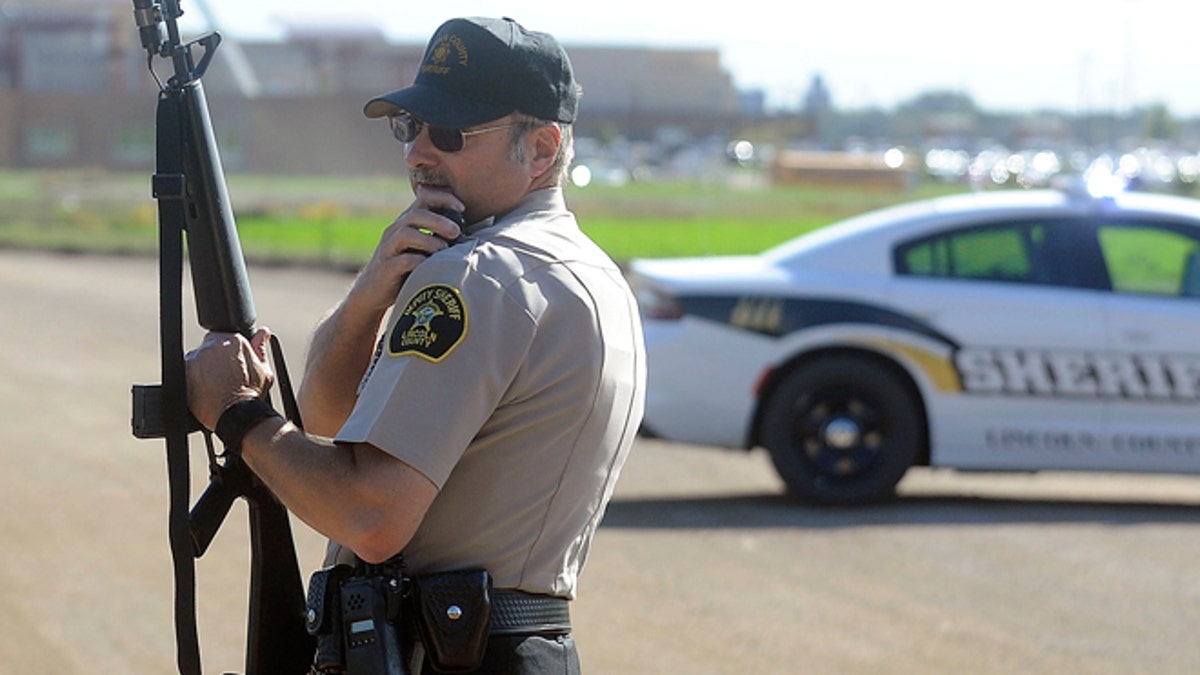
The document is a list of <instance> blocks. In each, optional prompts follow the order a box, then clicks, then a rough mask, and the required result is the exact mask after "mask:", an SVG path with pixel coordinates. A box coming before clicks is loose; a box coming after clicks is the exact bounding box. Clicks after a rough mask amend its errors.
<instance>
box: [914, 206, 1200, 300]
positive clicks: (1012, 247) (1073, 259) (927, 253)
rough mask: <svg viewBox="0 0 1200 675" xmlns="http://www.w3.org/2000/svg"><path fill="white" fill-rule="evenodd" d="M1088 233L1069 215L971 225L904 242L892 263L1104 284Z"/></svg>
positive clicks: (922, 272)
mask: <svg viewBox="0 0 1200 675" xmlns="http://www.w3.org/2000/svg"><path fill="white" fill-rule="evenodd" d="M1092 232H1093V229H1092V228H1091V226H1090V225H1089V224H1088V223H1087V222H1086V221H1083V220H1072V219H1063V220H1053V221H1044V222H1043V221H1040V220H1028V221H1016V222H1004V223H995V224H990V225H983V226H980V225H975V226H969V227H963V228H960V229H957V230H948V231H946V232H941V233H938V234H936V235H933V236H927V237H924V238H922V239H919V240H914V241H910V242H906V243H902V244H900V245H899V246H897V248H896V252H895V254H894V262H895V266H896V273H897V274H902V275H910V276H924V277H943V278H953V279H973V280H986V281H1000V282H1010V283H1022V284H1039V285H1043V286H1062V287H1069V288H1091V289H1108V288H1109V282H1108V278H1107V275H1106V273H1105V269H1104V267H1105V266H1104V262H1103V260H1102V258H1101V256H1100V250H1099V247H1098V246H1097V244H1096V241H1095V237H1094V235H1093V234H1092ZM1198 273H1200V269H1198ZM1197 283H1198V285H1200V280H1198V282H1197Z"/></svg>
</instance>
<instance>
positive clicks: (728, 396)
mask: <svg viewBox="0 0 1200 675" xmlns="http://www.w3.org/2000/svg"><path fill="white" fill-rule="evenodd" d="M1198 251H1200V202H1197V201H1194V200H1190V199H1184V198H1179V197H1171V196H1165V195H1150V194H1135V193H1122V194H1115V195H1112V196H1105V197H1093V196H1091V195H1090V194H1088V193H1087V192H1086V191H1085V190H1083V189H1072V190H1042V191H1003V192H985V193H977V194H970V195H961V196H953V197H946V198H940V199H933V200H927V201H921V202H917V203H913V204H908V205H903V206H898V207H893V208H888V209H884V210H882V211H878V212H874V213H871V214H867V215H864V216H860V217H856V218H852V219H849V220H847V221H845V222H842V223H840V224H836V225H832V226H830V227H827V228H823V229H821V230H819V231H817V232H814V233H811V234H808V235H805V236H801V237H799V238H797V239H795V240H793V241H790V242H788V243H785V244H783V245H781V246H778V247H776V248H773V249H771V250H768V251H766V252H765V253H762V254H760V255H755V256H737V257H708V258H695V259H668V260H651V259H642V260H635V261H633V262H632V263H631V266H630V267H631V269H630V276H631V278H632V280H633V283H634V287H635V291H636V292H637V294H638V298H639V301H640V303H641V308H642V312H643V315H644V317H643V320H644V322H645V331H646V341H647V349H648V369H649V387H648V395H647V409H646V416H645V423H644V427H643V430H644V432H645V433H648V434H653V435H655V436H659V437H662V438H665V439H669V440H675V441H682V442H689V443H700V444H709V445H721V446H729V447H741V448H753V447H756V446H764V447H765V448H766V449H767V450H768V451H769V452H770V455H771V458H772V460H773V461H774V464H775V467H776V468H777V470H778V471H779V474H780V476H782V478H783V480H784V481H785V483H786V484H787V487H788V490H789V492H791V493H793V494H794V495H796V496H798V497H800V498H802V499H805V500H808V501H812V502H819V503H835V504H850V503H859V502H866V501H873V500H879V499H883V498H887V497H889V496H890V495H891V494H892V493H893V491H894V487H895V485H896V483H897V482H898V481H899V480H900V478H901V477H903V475H904V473H905V472H906V471H907V469H908V468H909V467H910V466H913V465H931V466H938V467H951V468H955V469H965V470H971V469H977V470H1012V471H1037V470H1051V469H1053V470H1094V471H1131V472H1166V473H1197V472H1200V255H1198Z"/></svg>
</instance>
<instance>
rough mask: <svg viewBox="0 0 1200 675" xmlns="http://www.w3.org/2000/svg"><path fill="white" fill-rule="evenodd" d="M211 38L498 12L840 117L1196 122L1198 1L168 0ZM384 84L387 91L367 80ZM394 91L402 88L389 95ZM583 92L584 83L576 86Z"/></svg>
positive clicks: (433, 24)
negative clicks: (1152, 108) (986, 114)
mask: <svg viewBox="0 0 1200 675" xmlns="http://www.w3.org/2000/svg"><path fill="white" fill-rule="evenodd" d="M181 4H182V6H183V8H184V11H185V20H186V21H188V22H193V23H188V24H185V25H190V26H198V25H200V24H199V22H200V20H201V18H202V17H203V16H204V14H205V12H204V11H203V10H204V8H205V4H207V6H208V9H209V13H210V14H211V15H212V16H213V17H214V21H215V23H216V25H217V27H218V28H219V29H220V30H221V32H222V33H224V34H226V35H228V36H232V37H235V38H238V37H240V38H243V39H249V38H267V37H277V36H280V35H281V34H282V33H283V29H284V26H285V25H286V24H287V23H289V22H291V23H307V24H312V23H321V24H326V25H334V24H350V25H360V26H361V25H366V26H376V25H377V26H379V27H380V28H381V29H382V30H383V31H384V32H385V34H386V35H387V36H388V37H389V38H391V39H393V40H397V41H406V42H415V43H419V44H424V43H425V42H426V41H427V40H428V38H429V36H430V35H431V34H432V33H433V31H434V30H435V29H436V28H437V26H438V25H439V24H440V23H441V22H442V21H443V20H445V19H447V18H451V17H454V16H472V15H483V16H509V17H512V18H514V19H516V20H517V21H519V22H520V23H522V24H523V25H524V26H525V27H526V28H529V29H532V30H540V31H546V32H549V33H552V34H554V35H555V36H556V37H557V38H558V39H559V41H560V42H562V43H563V44H565V45H566V46H567V48H568V51H569V49H570V46H571V45H572V44H588V45H631V46H639V47H652V48H704V49H716V50H718V51H719V52H720V54H721V62H722V64H723V66H724V67H725V69H726V70H728V71H729V72H730V74H731V75H732V77H733V81H734V84H735V86H737V88H738V89H761V90H763V91H764V92H766V94H767V102H768V106H769V107H771V108H773V109H779V108H795V107H798V106H799V104H800V101H801V99H802V97H803V95H804V92H805V91H807V90H808V88H809V85H810V83H811V82H812V79H813V77H814V76H816V75H819V76H821V77H822V78H823V79H824V80H825V83H826V85H827V87H828V88H829V90H830V91H831V93H832V95H833V102H834V105H835V106H837V107H838V108H842V109H855V108H863V107H871V106H878V107H882V108H885V109H889V108H892V107H894V106H895V105H896V104H898V103H901V102H903V101H906V100H909V99H912V98H913V97H914V96H916V95H918V94H920V93H924V92H929V91H956V92H960V93H963V94H966V95H968V96H970V97H971V98H972V99H973V100H974V101H975V102H976V104H978V105H979V106H980V107H982V108H984V109H985V110H991V111H997V112H1002V111H1003V112H1021V111H1031V110H1037V109H1042V108H1054V109H1057V110H1062V111H1065V112H1072V113H1077V112H1083V111H1091V110H1101V111H1115V112H1124V111H1127V110H1129V109H1131V108H1133V107H1137V106H1143V105H1149V104H1156V103H1162V104H1165V105H1166V106H1167V107H1168V108H1169V109H1170V111H1171V112H1172V113H1173V114H1175V115H1177V116H1194V115H1200V86H1198V85H1200V21H1198V19H1200V3H1192V2H1190V1H1186V0H1185V1H1180V0H1003V1H996V0H993V2H992V3H991V4H989V3H988V2H986V1H985V2H963V1H962V0H907V1H906V2H896V1H895V0H869V1H855V0H827V1H826V2H822V3H815V2H811V1H808V0H792V1H791V2H786V1H785V0H770V1H762V0H740V1H736V0H735V1H732V2H719V3H714V2H708V3H699V2H696V3H680V2H672V1H670V0H590V1H587V2H579V1H576V2H569V1H567V2H564V1H562V0H557V1H555V0H550V1H547V0H508V1H506V2H496V1H494V0H493V1H487V0H443V1H442V2H404V1H397V0H392V1H391V2H388V1H386V0H384V1H381V0H337V1H336V2H330V1H329V0H252V1H251V0H181ZM381 84H382V85H383V86H384V88H387V87H389V86H391V85H392V84H396V83H381ZM399 84H403V83H399ZM582 84H583V86H584V88H585V90H586V87H587V83H586V82H584V83H582Z"/></svg>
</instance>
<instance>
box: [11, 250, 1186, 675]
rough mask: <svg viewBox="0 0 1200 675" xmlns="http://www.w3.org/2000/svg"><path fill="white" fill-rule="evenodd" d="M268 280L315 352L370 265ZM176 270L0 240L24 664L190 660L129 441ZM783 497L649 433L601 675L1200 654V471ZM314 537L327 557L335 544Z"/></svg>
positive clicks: (599, 621)
mask: <svg viewBox="0 0 1200 675" xmlns="http://www.w3.org/2000/svg"><path fill="white" fill-rule="evenodd" d="M251 277H252V278H251V281H252V284H253V286H254V290H255V300H256V303H257V305H258V309H259V316H260V322H261V323H264V324H266V325H269V326H271V327H272V329H274V330H275V332H276V333H278V334H279V335H280V336H281V337H282V339H283V341H284V345H285V347H287V348H288V359H289V362H290V363H292V364H293V368H294V369H298V368H299V365H298V364H300V363H301V362H302V357H303V351H304V347H305V341H306V335H307V331H308V329H309V327H311V325H312V324H313V323H314V322H315V321H316V319H317V318H318V316H319V315H320V314H321V313H322V312H323V311H324V309H325V308H327V307H328V306H329V305H330V304H331V303H332V302H333V301H334V300H335V299H336V298H337V297H338V296H339V295H340V293H341V292H342V290H343V289H344V288H345V287H346V285H347V284H349V282H350V278H349V277H347V276H344V275H338V274H332V273H318V272H311V271H306V270H299V269H258V268H255V269H253V270H252V273H251ZM156 284H157V280H156V273H155V264H154V262H153V261H151V260H123V259H115V258H93V257H79V256H49V255H41V254H32V253H23V252H13V251H0V347H2V348H0V411H2V412H0V453H2V454H0V458H2V459H0V467H2V468H0V538H2V540H3V541H4V551H5V555H4V556H0V616H3V617H4V618H3V621H2V622H0V626H3V627H4V630H3V631H0V664H3V665H2V666H0V670H3V671H4V672H14V673H17V672H21V673H55V674H63V675H70V674H72V673H81V674H82V673H88V674H91V673H98V672H113V673H155V674H157V673H169V672H174V671H175V665H174V638H173V632H172V630H173V628H172V623H171V622H172V616H171V583H172V581H171V568H170V560H169V553H168V549H167V540H166V495H167V492H166V474H165V466H166V465H165V459H164V456H163V452H162V444H161V442H159V441H138V440H136V439H134V438H132V436H131V435H130V433H129V387H130V385H131V384H132V383H134V382H151V381H156V380H157V379H158V372H157V369H158V360H157V359H158V357H157V350H158V343H157V326H156V321H157V314H156V312H157V304H156V303H157V300H156V297H157V286H156ZM189 322H190V319H189ZM189 325H190V324H189ZM198 338H199V334H198V333H193V335H192V341H193V342H194V341H195V340H198ZM195 460H196V461H195V462H194V464H193V471H194V473H195V474H196V475H195V488H194V491H195V494H198V492H199V490H200V489H201V488H202V487H203V485H204V482H205V480H206V475H205V472H204V466H203V462H202V452H201V451H200V450H199V448H197V449H196V452H195ZM779 495H780V484H779V481H778V479H777V478H776V477H775V476H774V474H773V473H772V471H771V468H770V463H769V461H768V460H767V459H766V457H765V455H764V454H763V453H761V452H756V453H751V454H749V455H746V454H741V453H733V452H724V451H719V450H715V449H711V448H696V447H685V446H677V445H668V444H663V443H659V442H654V441H645V440H643V441H640V442H639V444H638V445H637V447H636V448H635V452H634V455H633V456H632V458H631V460H630V463H629V464H628V465H627V467H626V471H625V475H624V476H623V478H622V482H621V484H620V486H619V488H618V491H617V495H616V498H615V500H614V502H613V504H612V506H611V508H610V510H609V513H608V516H607V518H606V519H605V522H604V526H603V527H602V528H601V530H600V532H599V534H598V536H597V539H596V542H595V545H594V547H593V553H592V558H591V560H590V562H589V564H588V567H587V569H586V570H585V573H584V576H583V580H582V585H581V589H580V599H579V601H578V602H577V603H576V606H575V608H574V610H573V611H574V615H575V621H576V625H577V638H578V640H579V642H580V648H581V652H582V655H583V659H584V666H585V669H586V671H587V672H588V673H591V674H592V675H607V674H612V675H617V674H622V675H624V674H629V673H664V674H667V673H672V674H673V673H684V672H686V673H739V674H740V673H880V672H887V673H963V672H971V673H1015V672H1021V673H1061V672H1074V673H1139V672H1140V673H1193V672H1197V671H1198V670H1200V643H1198V642H1197V640H1196V639H1195V628H1196V626H1197V625H1200V579H1198V575H1197V573H1196V569H1197V567H1198V565H1197V563H1198V562H1200V511H1198V510H1197V506H1198V504H1200V479H1193V478H1178V477H1149V476H1147V477H1119V476H1069V475H1062V474H1058V475H1034V476H1024V475H1022V476H973V475H960V474H954V473H949V472H946V473H943V472H936V473H935V472H928V471H914V472H912V475H910V476H909V477H908V478H906V479H905V480H904V482H903V483H902V484H901V496H900V498H899V499H897V500H896V501H895V502H893V503H890V504H887V505H882V506H876V507H870V508H856V509H812V508H806V507H802V506H798V505H796V504H794V503H791V502H789V501H787V500H786V499H784V498H782V497H781V496H779ZM296 529H297V540H298V542H297V543H298V550H299V552H300V557H301V565H302V567H303V568H304V569H305V573H306V574H307V571H308V570H310V569H312V568H313V567H315V566H316V565H317V564H318V563H319V559H320V553H321V549H322V545H323V542H322V540H321V538H320V537H318V536H317V535H315V534H314V533H312V532H310V531H308V530H307V529H306V528H304V526H303V525H299V524H298V525H297V528H296ZM245 532H246V528H245V510H244V508H242V507H240V506H239V507H237V508H235V511H234V513H233V514H231V517H230V520H229V522H228V523H227V525H226V527H225V529H223V530H222V531H221V533H220V535H219V536H218V537H217V540H216V541H215V542H214V544H213V546H212V548H211V549H210V551H209V552H208V554H207V555H206V556H205V557H204V558H203V559H202V560H201V561H200V562H199V574H200V588H199V604H200V616H201V642H202V647H203V652H204V658H205V672H212V673H220V672H225V671H240V670H242V668H243V664H242V650H243V641H244V631H245V616H246V607H245V597H246V576H247V570H248V559H249V555H248V552H247V549H246V544H247V539H246V533H245Z"/></svg>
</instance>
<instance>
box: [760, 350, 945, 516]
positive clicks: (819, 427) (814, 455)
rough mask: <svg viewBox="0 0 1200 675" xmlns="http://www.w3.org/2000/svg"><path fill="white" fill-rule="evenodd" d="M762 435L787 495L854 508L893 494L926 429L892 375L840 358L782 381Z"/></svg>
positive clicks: (818, 363) (907, 393)
mask: <svg viewBox="0 0 1200 675" xmlns="http://www.w3.org/2000/svg"><path fill="white" fill-rule="evenodd" d="M761 437H762V439H763V444H764V445H765V446H766V447H767V450H769V451H770V453H771V460H772V461H773V462H774V464H775V468H776V470H777V471H778V472H779V475H780V476H781V477H782V478H783V480H784V482H785V483H786V484H787V488H788V492H789V493H790V494H792V495H794V496H796V497H798V498H800V499H803V500H805V501H810V502H815V503H821V504H857V503H864V502H871V501H878V500H881V499H886V498H888V497H890V496H891V495H892V494H893V492H894V490H895V487H896V483H898V482H899V481H900V478H902V477H903V476H904V473H905V471H907V470H908V467H910V466H912V464H913V462H914V461H916V459H917V456H918V453H919V452H920V449H921V446H922V445H923V442H924V441H923V439H924V424H923V421H922V418H921V412H920V408H919V407H918V406H917V404H916V402H915V401H914V400H913V395H912V393H911V392H910V390H909V388H908V387H906V386H905V385H904V383H903V382H901V380H900V378H899V377H898V376H897V375H896V374H894V373H893V372H891V371H889V370H887V369H885V368H883V367H881V366H878V365H875V364H872V363H870V362H869V361H864V360H862V359H856V358H851V357H844V356H842V357H836V358H828V359H823V360H820V361H816V362H813V363H811V364H808V365H805V366H802V367H801V368H800V369H798V370H796V371H795V372H793V373H791V374H790V375H787V376H786V379H785V380H784V381H783V382H782V383H780V385H779V387H778V388H777V389H776V390H775V392H774V393H773V394H772V395H771V398H770V400H768V402H767V405H766V408H765V409H764V411H763V429H762V434H761Z"/></svg>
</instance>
